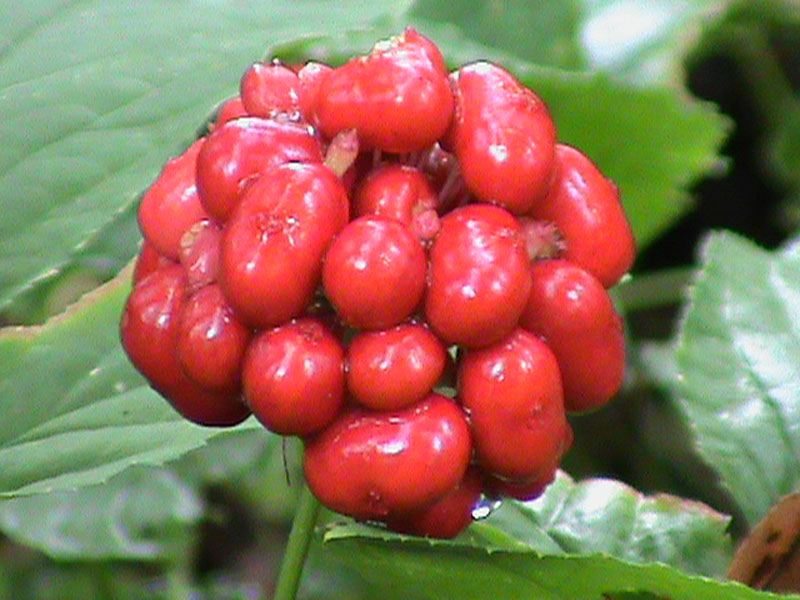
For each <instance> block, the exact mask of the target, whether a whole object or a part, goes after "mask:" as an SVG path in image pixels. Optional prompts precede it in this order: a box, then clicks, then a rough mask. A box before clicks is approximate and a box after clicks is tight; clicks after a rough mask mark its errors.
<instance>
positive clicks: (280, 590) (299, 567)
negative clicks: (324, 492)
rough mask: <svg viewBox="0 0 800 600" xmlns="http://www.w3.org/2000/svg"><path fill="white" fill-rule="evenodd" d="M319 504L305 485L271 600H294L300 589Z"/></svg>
mask: <svg viewBox="0 0 800 600" xmlns="http://www.w3.org/2000/svg"><path fill="white" fill-rule="evenodd" d="M319 509H320V504H319V500H317V499H316V498H315V497H314V494H312V493H311V490H309V489H308V486H307V485H306V484H303V490H302V491H301V492H300V501H299V504H298V505H297V510H296V511H295V513H294V520H293V521H292V530H291V532H290V533H289V542H288V544H287V545H286V551H285V552H284V554H283V562H282V563H281V570H280V573H279V574H278V583H277V584H276V586H275V595H274V596H273V600H294V599H295V597H296V595H297V590H298V588H299V587H300V577H301V576H302V574H303V566H304V565H305V561H306V557H307V556H308V548H309V547H310V546H311V538H312V537H313V535H314V526H315V525H316V523H317V516H318V515H319Z"/></svg>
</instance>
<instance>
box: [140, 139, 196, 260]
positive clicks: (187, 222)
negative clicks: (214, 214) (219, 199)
mask: <svg viewBox="0 0 800 600" xmlns="http://www.w3.org/2000/svg"><path fill="white" fill-rule="evenodd" d="M202 145H203V140H197V141H196V142H195V143H194V144H192V145H191V146H190V147H189V149H188V150H187V151H186V152H184V153H183V154H181V155H180V156H178V157H177V158H172V159H170V160H169V161H167V164H166V165H164V168H163V170H162V171H161V174H160V175H159V176H158V179H156V181H155V183H153V185H152V186H150V189H148V190H147V192H145V195H144V196H143V197H142V203H141V204H140V205H139V227H140V228H141V230H142V233H143V234H144V237H145V239H147V240H148V241H149V242H150V243H151V244H152V245H153V246H154V247H155V248H156V250H158V251H159V252H160V253H161V254H163V255H164V256H166V257H168V258H171V259H172V260H178V253H179V251H180V240H181V236H182V235H183V233H184V232H185V231H186V230H187V229H189V227H191V226H192V225H193V224H194V223H196V222H197V221H200V220H202V219H207V218H208V214H206V211H205V209H203V206H202V205H201V204H200V200H199V198H198V196H197V186H196V185H195V162H196V160H197V155H198V153H199V152H200V148H201V146H202Z"/></svg>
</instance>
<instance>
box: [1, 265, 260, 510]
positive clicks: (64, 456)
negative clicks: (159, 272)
mask: <svg viewBox="0 0 800 600" xmlns="http://www.w3.org/2000/svg"><path fill="white" fill-rule="evenodd" d="M129 280H130V270H126V271H123V272H122V273H121V274H120V275H119V276H118V277H117V278H116V279H115V280H113V281H112V282H110V283H109V284H107V285H106V286H103V287H102V288H99V289H98V290H96V291H95V292H93V293H92V294H90V295H88V296H86V297H84V299H82V300H81V301H80V302H79V303H78V304H76V305H74V306H73V307H71V309H69V310H68V311H67V312H66V313H64V314H63V315H61V316H59V317H57V318H55V319H53V320H51V321H50V322H48V323H47V324H45V325H44V326H41V327H31V328H8V329H5V330H2V331H0V414H2V415H3V417H4V418H3V421H2V424H0V497H3V496H5V497H8V496H16V495H19V494H31V493H38V492H49V491H53V490H64V489H73V488H76V487H79V486H84V485H90V484H93V483H98V482H101V481H104V480H105V479H107V478H108V477H110V476H111V475H113V474H115V473H117V472H119V471H121V470H123V469H125V468H126V467H128V466H130V465H132V464H137V463H145V464H161V463H163V462H164V461H166V460H169V459H172V458H175V457H177V456H180V455H181V454H183V453H185V452H187V451H189V450H191V449H193V448H196V447H198V446H201V445H203V444H204V443H205V441H206V440H207V439H209V438H210V437H212V436H214V435H217V434H219V433H220V432H221V431H223V430H220V429H213V428H205V427H199V426H196V425H193V424H190V423H188V422H187V421H185V420H184V419H183V418H181V417H180V416H179V415H178V414H177V413H176V412H175V411H173V410H172V408H171V407H170V406H169V405H168V404H167V402H165V401H164V400H163V399H162V398H161V397H159V396H158V395H157V394H156V393H155V392H153V391H152V390H151V389H150V388H149V387H148V386H147V385H146V384H145V381H144V379H143V378H142V377H141V376H140V375H139V374H138V373H137V372H136V371H135V370H134V368H133V366H131V364H130V363H129V362H128V360H127V357H126V356H125V354H124V352H123V351H122V348H121V346H120V344H119V339H118V336H119V334H118V324H119V318H120V314H121V312H122V306H123V303H124V300H125V297H126V295H127V293H128V291H129ZM255 426H256V424H255V423H254V421H253V420H250V421H248V422H247V423H246V424H244V425H243V426H241V427H255Z"/></svg>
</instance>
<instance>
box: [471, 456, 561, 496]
mask: <svg viewBox="0 0 800 600" xmlns="http://www.w3.org/2000/svg"><path fill="white" fill-rule="evenodd" d="M557 471H558V465H557V464H555V465H553V466H552V467H551V468H548V469H543V471H542V474H541V475H538V476H536V477H534V478H533V479H529V480H527V481H511V480H507V479H501V478H499V477H495V476H493V475H488V476H487V477H486V478H485V479H484V482H483V486H484V489H486V491H487V492H488V493H489V494H491V495H493V496H505V497H507V498H514V499H515V500H520V501H522V502H529V501H530V500H536V498H538V497H539V496H541V495H542V494H544V492H545V490H546V489H547V486H549V485H550V484H551V483H553V480H554V479H555V478H556V472H557Z"/></svg>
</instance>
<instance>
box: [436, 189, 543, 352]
mask: <svg viewBox="0 0 800 600" xmlns="http://www.w3.org/2000/svg"><path fill="white" fill-rule="evenodd" d="M528 264H529V260H528V254H527V250H526V246H525V240H524V238H523V236H522V230H521V229H520V226H519V224H518V223H517V220H516V219H515V218H514V216H513V215H511V214H510V213H509V212H508V211H506V210H504V209H502V208H500V207H497V206H490V205H488V204H472V205H469V206H464V207H461V208H457V209H455V210H453V211H452V212H450V213H448V214H447V215H445V216H444V218H442V228H441V231H440V232H439V235H438V236H437V237H436V239H435V240H434V243H433V247H432V248H431V252H430V267H429V273H428V292H427V295H426V298H425V315H426V317H427V320H428V323H430V325H431V327H433V329H434V330H435V331H436V333H438V334H439V336H440V337H441V338H442V339H443V340H444V341H445V342H447V343H448V344H460V345H463V346H466V347H469V348H475V347H480V346H488V345H491V344H493V343H495V342H497V341H499V340H501V339H502V338H504V337H505V336H506V335H508V334H509V333H510V332H511V331H512V330H513V329H514V327H516V325H517V322H518V321H519V317H520V315H521V314H522V311H523V309H524V308H525V303H526V301H527V299H528V292H529V291H530V286H531V281H530V270H529V267H528Z"/></svg>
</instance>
